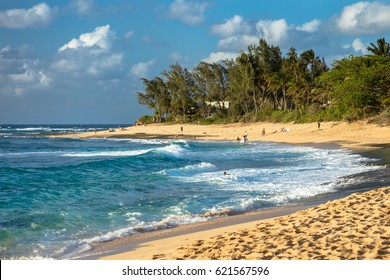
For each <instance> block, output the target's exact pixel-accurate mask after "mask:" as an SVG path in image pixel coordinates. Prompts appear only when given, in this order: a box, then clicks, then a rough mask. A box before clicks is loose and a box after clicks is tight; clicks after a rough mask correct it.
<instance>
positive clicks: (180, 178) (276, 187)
mask: <svg viewBox="0 0 390 280" xmlns="http://www.w3.org/2000/svg"><path fill="white" fill-rule="evenodd" d="M86 128H87V127H86V126H36V127H34V126H1V128H0V258H2V259H4V258H7V259H8V258H15V259H20V258H28V259H34V258H55V259H57V258H71V257H72V256H73V255H74V254H76V253H79V252H83V251H86V250H88V249H90V248H91V244H92V243H93V242H102V241H107V240H112V239H115V238H119V237H121V236H126V235H131V234H137V233H140V232H144V231H150V230H157V229H163V228H168V227H173V226H176V225H178V224H184V223H194V222H200V221H205V220H207V219H210V215H205V214H206V213H210V212H211V213H220V212H223V211H225V210H229V211H232V212H241V211H248V210H255V209H262V208H266V207H270V206H275V205H282V204H286V203H289V202H291V201H293V200H296V199H303V198H310V197H314V196H316V195H319V194H324V193H331V192H337V191H338V190H339V189H340V188H346V187H348V185H353V184H354V183H356V182H355V181H354V180H353V179H351V178H350V177H348V178H347V179H346V176H350V175H354V174H360V173H363V172H366V171H371V170H377V169H380V168H382V167H379V166H373V165H371V164H367V163H371V162H372V161H373V159H368V158H364V157H362V156H361V155H358V154H354V153H351V152H349V151H346V150H321V149H315V148H309V147H297V146H288V145H280V144H275V143H248V144H245V145H243V144H236V143H233V142H201V141H187V140H166V139H164V140H143V139H121V140H119V139H116V140H115V139H87V140H81V139H52V138H48V137H43V136H45V135H46V134H50V133H62V132H69V131H71V130H75V131H85V130H86ZM106 128H107V127H104V126H98V127H97V129H106ZM224 172H227V173H228V175H226V176H225V175H224ZM212 216H213V217H215V216H214V215H212Z"/></svg>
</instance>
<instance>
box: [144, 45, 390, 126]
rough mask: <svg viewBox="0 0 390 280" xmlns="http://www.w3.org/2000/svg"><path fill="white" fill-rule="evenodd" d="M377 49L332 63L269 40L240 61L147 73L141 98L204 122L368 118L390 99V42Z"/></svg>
mask: <svg viewBox="0 0 390 280" xmlns="http://www.w3.org/2000/svg"><path fill="white" fill-rule="evenodd" d="M368 50H369V51H371V52H372V55H368V56H350V57H348V58H345V59H341V60H338V61H334V63H333V67H332V69H329V68H328V67H327V65H326V64H325V61H324V59H323V58H322V59H321V58H320V56H319V55H317V54H316V53H315V52H314V51H313V50H311V49H310V50H307V51H304V52H302V53H301V54H298V53H297V51H296V49H294V48H290V50H289V52H288V53H287V55H286V56H285V57H283V56H282V52H281V51H280V48H279V47H278V46H273V45H269V44H268V43H267V42H266V41H265V40H264V39H260V40H259V44H258V45H250V46H249V47H248V49H247V51H246V52H241V53H240V55H239V56H238V57H237V58H236V59H235V60H226V61H223V62H220V63H207V62H204V61H202V62H200V63H199V64H198V65H197V66H196V67H195V68H194V69H192V70H188V69H186V68H183V67H182V66H180V65H179V64H175V65H170V67H169V70H166V71H163V72H162V73H161V77H155V78H153V79H150V80H148V79H145V78H143V79H141V80H142V81H143V83H144V85H145V91H144V92H138V102H139V103H140V104H143V105H145V106H147V107H148V108H150V109H153V118H152V121H155V122H160V121H163V120H169V121H176V122H188V121H196V122H199V123H224V122H237V121H242V122H252V121H257V120H266V121H276V122H290V121H294V122H309V121H330V120H348V121H352V120H355V119H360V118H366V117H370V116H372V115H376V114H378V113H380V112H382V111H383V110H384V109H385V108H386V106H389V105H390V48H389V44H388V43H387V42H386V41H385V39H383V38H381V39H378V41H377V45H375V44H373V43H371V45H370V46H369V47H368Z"/></svg>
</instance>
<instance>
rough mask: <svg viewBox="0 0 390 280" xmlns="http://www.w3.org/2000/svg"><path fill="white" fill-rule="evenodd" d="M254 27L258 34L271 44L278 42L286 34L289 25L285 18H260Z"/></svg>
mask: <svg viewBox="0 0 390 280" xmlns="http://www.w3.org/2000/svg"><path fill="white" fill-rule="evenodd" d="M256 29H257V31H258V32H259V34H260V36H261V37H263V38H264V39H266V40H267V41H268V43H271V44H276V45H277V44H280V42H281V41H282V40H283V39H285V38H286V37H287V35H288V31H289V29H290V27H289V26H288V24H287V22H286V20H285V19H279V20H274V21H272V20H260V21H259V22H258V23H257V24H256Z"/></svg>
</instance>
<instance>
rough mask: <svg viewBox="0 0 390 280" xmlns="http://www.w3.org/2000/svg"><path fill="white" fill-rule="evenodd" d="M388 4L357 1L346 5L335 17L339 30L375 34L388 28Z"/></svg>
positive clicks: (389, 25) (389, 27) (389, 12)
mask: <svg viewBox="0 0 390 280" xmlns="http://www.w3.org/2000/svg"><path fill="white" fill-rule="evenodd" d="M389 19H390V4H385V3H381V2H358V3H355V4H352V5H350V6H347V7H345V8H344V9H343V11H342V13H341V14H340V15H339V16H338V17H337V19H336V25H337V27H338V29H339V31H340V32H342V33H346V34H359V35H367V34H377V33H381V32H383V31H389V30H390V20H389Z"/></svg>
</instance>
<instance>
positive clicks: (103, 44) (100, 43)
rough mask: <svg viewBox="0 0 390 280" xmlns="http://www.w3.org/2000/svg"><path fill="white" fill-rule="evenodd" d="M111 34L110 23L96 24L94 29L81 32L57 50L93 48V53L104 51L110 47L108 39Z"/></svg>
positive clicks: (110, 37) (109, 39)
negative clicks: (77, 36) (88, 31)
mask: <svg viewBox="0 0 390 280" xmlns="http://www.w3.org/2000/svg"><path fill="white" fill-rule="evenodd" d="M113 36H114V34H113V32H112V31H111V30H110V25H105V26H98V27H96V28H95V30H94V31H92V32H90V33H84V34H81V35H80V37H79V38H77V39H76V38H74V39H72V40H70V41H69V42H68V43H67V44H65V45H63V46H62V47H61V48H59V49H58V52H63V51H65V50H67V49H70V50H78V49H93V50H94V51H93V53H100V52H106V51H108V50H109V48H110V43H111V42H110V41H111V39H112V37H113Z"/></svg>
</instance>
